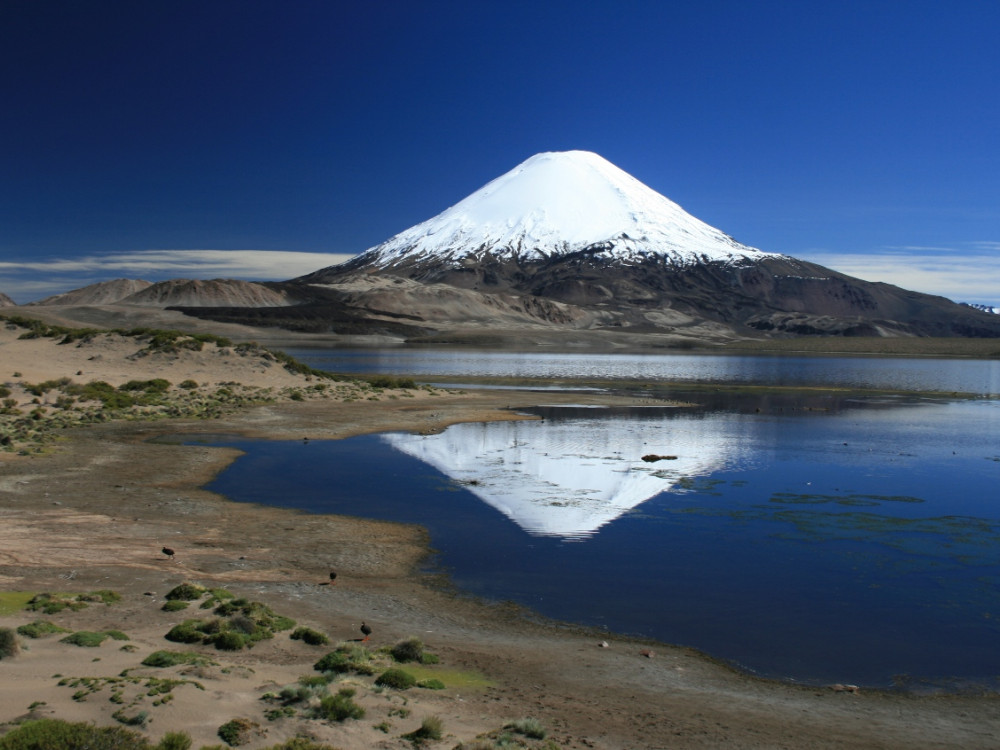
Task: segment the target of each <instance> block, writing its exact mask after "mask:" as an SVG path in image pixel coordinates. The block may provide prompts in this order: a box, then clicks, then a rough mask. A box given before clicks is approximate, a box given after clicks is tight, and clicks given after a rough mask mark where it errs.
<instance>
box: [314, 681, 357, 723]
mask: <svg viewBox="0 0 1000 750" xmlns="http://www.w3.org/2000/svg"><path fill="white" fill-rule="evenodd" d="M353 697H354V690H352V689H351V688H342V689H341V690H339V691H338V692H337V694H336V695H327V696H325V697H324V698H323V699H322V700H320V702H319V707H318V708H317V709H316V716H317V717H318V718H321V719H327V720H329V721H345V720H347V719H363V718H364V716H365V710H364V709H363V708H362V707H361V706H359V705H358V704H357V703H355V702H354V701H353V700H352V698H353Z"/></svg>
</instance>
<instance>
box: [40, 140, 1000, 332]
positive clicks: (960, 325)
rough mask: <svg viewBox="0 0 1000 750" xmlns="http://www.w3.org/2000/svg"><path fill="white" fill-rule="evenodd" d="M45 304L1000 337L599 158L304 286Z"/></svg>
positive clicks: (162, 292)
mask: <svg viewBox="0 0 1000 750" xmlns="http://www.w3.org/2000/svg"><path fill="white" fill-rule="evenodd" d="M117 294H121V295H122V296H121V297H120V298H119V299H117V300H113V298H114V297H115V296H116V295H117ZM88 300H89V301H88ZM36 304H44V305H69V304H74V305H81V304H91V305H106V304H129V305H153V306H160V307H169V308H171V309H178V310H181V311H183V312H185V313H187V314H188V315H194V316H197V317H200V318H207V319H211V320H218V321H225V322H233V323H243V324H248V325H255V326H269V327H280V328H287V329H290V330H297V331H307V332H323V333H326V332H332V333H341V334H379V335H385V336H391V337H394V338H400V339H410V340H425V341H426V340H449V338H450V339H451V340H461V339H462V338H463V337H465V338H470V337H471V338H473V339H474V338H475V337H476V336H479V337H483V336H487V334H495V335H497V336H506V337H508V338H512V337H513V338H515V339H516V337H517V336H519V335H522V334H523V332H528V331H533V332H539V331H545V332H547V333H549V334H558V333H567V334H568V333H572V332H589V333H591V334H594V335H601V334H608V335H611V334H627V335H630V336H643V337H645V336H648V335H656V336H661V337H666V338H668V339H669V338H673V339H680V340H683V339H688V340H698V341H705V340H726V339H731V338H736V337H741V336H783V337H785V336H796V335H827V336H829V335H838V336H966V337H996V336H1000V316H997V315H994V314H991V312H990V311H987V310H985V309H981V308H978V307H976V306H971V305H962V304H958V303H955V302H952V301H950V300H948V299H945V298H943V297H938V296H934V295H929V294H921V293H919V292H912V291H907V290H905V289H901V288H899V287H895V286H892V285H889V284H883V283H873V282H867V281H862V280H861V279H856V278H853V277H851V276H847V275H846V274H842V273H839V272H836V271H833V270H830V269H828V268H825V267H823V266H820V265H817V264H815V263H809V262H807V261H803V260H798V259H796V258H793V257H790V256H787V255H781V254H778V253H769V252H764V251H762V250H758V249H756V248H752V247H748V246H746V245H742V244H740V243H739V242H737V241H736V240H734V239H733V238H732V237H729V236H728V235H726V234H724V233H723V232H721V231H719V230H718V229H714V228H713V227H710V226H709V225H707V224H705V223H704V222H702V221H700V220H698V219H696V218H695V217H693V216H691V215H690V214H688V213H686V212H685V211H684V210H683V209H681V208H680V207H679V206H678V205H677V204H675V203H673V202H672V201H670V200H668V199H667V198H665V197H664V196H662V195H660V194H659V193H657V192H655V191H653V190H652V189H650V188H648V187H647V186H645V185H643V184H642V183H641V182H639V181H638V180H636V179H635V178H633V177H631V176H630V175H628V174H626V173H625V172H623V171H622V170H620V169H619V168H618V167H616V166H614V165H613V164H611V163H609V162H608V161H606V160H605V159H603V158H601V157H600V156H598V155H597V154H593V153H589V152H585V151H569V152H557V153H543V154H538V155H536V156H533V157H531V158H530V159H528V160H527V161H525V162H523V163H522V164H520V165H519V166H517V167H516V168H515V169H513V170H511V171H510V172H508V173H506V174H504V175H502V176H500V177H498V178H497V179H495V180H493V181H492V182H490V183H489V184H487V185H485V186H484V187H482V188H480V189H479V190H477V191H476V192H474V193H473V194H471V195H470V196H468V197H467V198H465V199H464V200H462V201H461V202H459V203H457V204H456V205H454V206H452V207H451V208H449V209H447V210H446V211H444V212H442V213H441V214H438V215H437V216H435V217H433V218H431V219H428V220H427V221H425V222H423V223H421V224H417V225H416V226H414V227H411V228H410V229H407V230H406V231H404V232H401V233H399V234H397V235H395V236H393V237H391V238H389V239H388V240H386V241H385V242H383V243H382V244H380V245H377V246H376V247H373V248H371V249H370V250H368V251H367V252H364V253H362V254H361V255H359V256H357V257H356V258H354V259H352V260H350V261H349V262H347V263H343V264H341V265H338V266H331V267H329V268H323V269H320V270H318V271H316V272H314V273H311V274H308V275H306V276H302V277H299V278H296V279H291V280H288V281H284V282H262V283H250V282H239V281H232V280H214V281H189V280H176V281H169V282H161V283H160V284H148V283H147V282H135V281H127V280H119V281H115V282H106V284H104V285H95V286H93V287H87V288H85V289H82V290H77V291H75V292H70V293H68V294H65V295H58V296H57V297H53V298H49V299H46V300H42V301H41V302H39V303H36ZM519 332H521V333H519ZM487 337H488V336H487Z"/></svg>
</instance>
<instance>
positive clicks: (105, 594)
mask: <svg viewBox="0 0 1000 750" xmlns="http://www.w3.org/2000/svg"><path fill="white" fill-rule="evenodd" d="M76 599H77V601H81V602H104V603H105V604H114V603H115V602H120V601H121V600H122V595H121V594H119V593H118V592H117V591H111V590H110V589H100V590H99V591H91V592H90V593H87V594H80V595H79V596H77V597H76Z"/></svg>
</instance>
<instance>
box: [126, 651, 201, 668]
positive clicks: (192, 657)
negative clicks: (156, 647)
mask: <svg viewBox="0 0 1000 750" xmlns="http://www.w3.org/2000/svg"><path fill="white" fill-rule="evenodd" d="M215 663H216V662H214V661H212V660H211V659H209V658H208V657H207V656H203V655H202V654H196V653H194V652H193V651H154V652H153V653H151V654H150V655H149V656H147V657H146V658H145V659H143V660H142V664H143V665H144V666H146V667H174V666H177V665H178V664H193V665H196V666H207V665H213V664H215Z"/></svg>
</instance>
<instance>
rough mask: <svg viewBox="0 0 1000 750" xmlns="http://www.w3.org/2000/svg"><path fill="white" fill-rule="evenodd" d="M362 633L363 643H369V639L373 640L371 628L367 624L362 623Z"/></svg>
mask: <svg viewBox="0 0 1000 750" xmlns="http://www.w3.org/2000/svg"><path fill="white" fill-rule="evenodd" d="M361 633H362V635H364V638H362V639H361V641H362V642H364V641H367V640H368V639H369V638H371V635H372V629H371V626H369V625H366V624H365V623H363V622H362V623H361Z"/></svg>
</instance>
